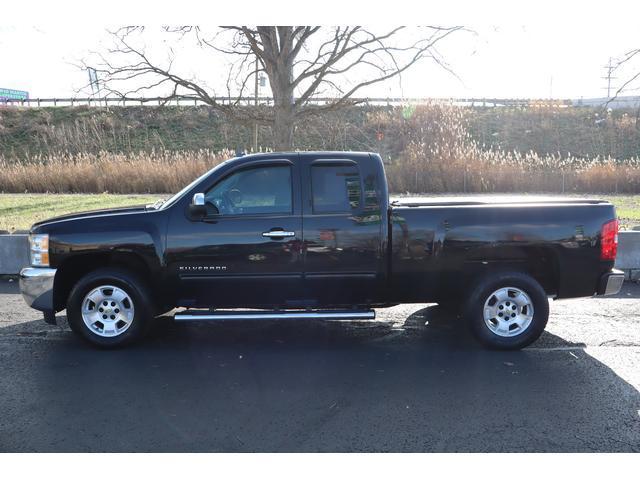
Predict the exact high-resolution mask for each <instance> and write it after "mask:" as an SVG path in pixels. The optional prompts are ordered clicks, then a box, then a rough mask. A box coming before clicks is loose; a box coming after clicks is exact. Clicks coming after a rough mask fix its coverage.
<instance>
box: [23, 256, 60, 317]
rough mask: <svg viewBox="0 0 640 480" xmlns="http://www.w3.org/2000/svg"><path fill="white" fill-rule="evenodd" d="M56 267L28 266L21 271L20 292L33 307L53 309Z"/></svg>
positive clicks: (42, 310)
mask: <svg viewBox="0 0 640 480" xmlns="http://www.w3.org/2000/svg"><path fill="white" fill-rule="evenodd" d="M55 275H56V269H55V268H45V267H27V268H23V269H22V271H20V292H21V293H22V297H23V298H24V301H25V302H27V305H29V306H30V307H31V308H35V309H36V310H40V311H41V312H47V311H49V312H51V311H53V280H54V278H55Z"/></svg>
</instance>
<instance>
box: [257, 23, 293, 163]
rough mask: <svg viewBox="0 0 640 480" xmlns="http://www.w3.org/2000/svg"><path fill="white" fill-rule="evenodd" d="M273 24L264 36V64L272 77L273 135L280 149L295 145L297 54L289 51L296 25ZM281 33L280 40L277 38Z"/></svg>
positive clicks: (287, 148) (270, 78) (270, 81)
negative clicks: (275, 26) (294, 63)
mask: <svg viewBox="0 0 640 480" xmlns="http://www.w3.org/2000/svg"><path fill="white" fill-rule="evenodd" d="M277 29H278V31H277V32H276V29H275V28H273V27H272V30H271V31H270V33H269V36H268V37H266V38H264V39H263V44H264V48H265V51H266V52H267V53H266V56H267V58H269V59H270V60H271V61H267V62H265V64H264V67H265V71H266V73H267V76H268V77H269V84H270V85H271V92H272V93H273V111H274V118H273V125H272V131H273V139H274V145H273V146H274V148H275V150H277V151H287V150H292V149H293V127H294V123H295V119H296V116H295V110H294V99H293V60H294V59H293V57H292V56H291V55H289V53H290V52H291V49H292V42H293V36H292V31H293V28H292V27H277ZM276 35H277V36H278V38H279V39H280V44H279V45H278V43H277V42H274V41H273V39H274V38H275V37H276Z"/></svg>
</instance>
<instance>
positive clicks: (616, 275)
mask: <svg viewBox="0 0 640 480" xmlns="http://www.w3.org/2000/svg"><path fill="white" fill-rule="evenodd" d="M623 282H624V272H623V271H622V270H616V269H615V268H613V269H612V270H611V271H610V272H607V273H605V274H604V275H602V277H600V282H599V283H598V292H597V294H598V295H615V294H616V293H618V292H619V291H620V289H621V288H622V283H623Z"/></svg>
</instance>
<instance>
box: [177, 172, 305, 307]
mask: <svg viewBox="0 0 640 480" xmlns="http://www.w3.org/2000/svg"><path fill="white" fill-rule="evenodd" d="M299 192H300V180H299V175H298V169H297V167H296V165H295V164H294V163H292V162H290V161H288V160H281V161H278V160H271V161H268V162H265V161H260V162H256V164H247V165H243V166H241V167H239V168H238V169H235V170H233V171H232V172H230V173H228V174H226V175H225V176H224V177H222V178H220V179H218V180H217V181H215V183H214V184H213V185H211V186H210V187H209V188H208V189H207V190H206V191H205V192H203V193H204V194H205V205H206V206H207V210H208V214H207V216H206V217H205V218H204V219H202V220H192V219H189V218H188V215H185V214H184V212H182V211H179V209H177V210H176V212H175V213H174V214H173V215H172V219H171V225H170V226H169V234H168V237H167V263H168V268H169V272H170V274H172V275H173V276H174V278H176V280H177V281H176V282H175V284H176V285H177V287H178V290H179V291H178V292H177V293H178V297H179V304H180V305H182V306H194V307H267V308H273V307H276V308H277V307H284V306H287V305H288V304H290V303H295V301H297V300H298V298H299V296H300V291H301V279H302V258H301V248H302V246H301V241H302V218H301V211H300V197H299V195H300V193H299Z"/></svg>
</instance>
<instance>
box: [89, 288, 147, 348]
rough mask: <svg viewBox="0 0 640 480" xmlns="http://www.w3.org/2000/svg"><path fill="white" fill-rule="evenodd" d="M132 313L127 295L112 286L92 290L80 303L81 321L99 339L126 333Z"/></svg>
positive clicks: (120, 289) (131, 320) (131, 304)
mask: <svg viewBox="0 0 640 480" xmlns="http://www.w3.org/2000/svg"><path fill="white" fill-rule="evenodd" d="M134 313H135V310H134V307H133V301H132V300H131V297H130V296H129V294H128V293H127V292H125V291H124V290H123V289H122V288H119V287H114V286H113V285H102V286H100V287H97V288H94V289H93V290H91V291H90V292H89V293H88V294H87V295H85V297H84V300H83V301H82V320H83V321H84V324H85V325H86V326H87V328H88V329H89V330H91V331H92V332H93V333H95V334H96V335H98V336H100V337H117V336H118V335H121V334H122V333H124V332H125V331H127V329H128V328H129V327H130V326H131V323H132V322H133V316H134Z"/></svg>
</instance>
